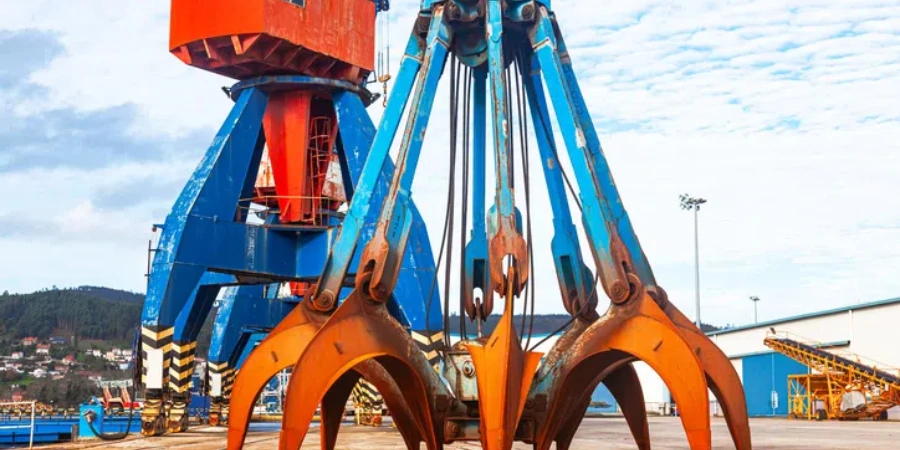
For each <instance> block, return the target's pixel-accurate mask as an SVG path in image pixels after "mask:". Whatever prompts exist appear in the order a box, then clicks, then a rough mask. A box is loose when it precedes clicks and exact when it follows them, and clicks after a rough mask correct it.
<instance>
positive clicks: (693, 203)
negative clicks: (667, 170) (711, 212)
mask: <svg viewBox="0 0 900 450" xmlns="http://www.w3.org/2000/svg"><path fill="white" fill-rule="evenodd" d="M679 200H681V209H684V210H688V211H690V210H693V211H694V290H695V292H696V303H697V304H696V309H697V328H700V330H701V331H703V327H702V326H701V323H702V322H700V228H699V225H698V213H699V212H700V205H702V204H704V203H706V199H705V198H698V197H691V196H690V195H688V194H681V196H680V197H679Z"/></svg>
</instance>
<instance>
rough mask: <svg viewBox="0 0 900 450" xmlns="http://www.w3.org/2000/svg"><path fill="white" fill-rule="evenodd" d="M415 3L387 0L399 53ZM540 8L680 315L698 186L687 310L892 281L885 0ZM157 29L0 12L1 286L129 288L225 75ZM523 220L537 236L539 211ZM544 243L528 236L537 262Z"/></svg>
mask: <svg viewBox="0 0 900 450" xmlns="http://www.w3.org/2000/svg"><path fill="white" fill-rule="evenodd" d="M416 4H417V2H415V1H410V0H406V1H399V0H398V1H395V2H392V6H393V8H394V11H393V12H392V23H393V25H392V27H391V32H392V33H391V35H392V41H393V43H394V47H395V48H399V47H400V44H401V43H403V42H405V40H406V33H407V32H408V30H409V29H410V27H411V25H412V19H413V16H414V10H415V5H416ZM553 4H554V7H555V9H556V10H557V14H558V17H559V20H560V23H561V26H562V29H563V32H564V34H565V36H566V38H567V42H568V44H569V46H570V48H571V53H572V56H573V59H574V64H575V68H576V70H577V71H578V75H579V77H580V80H581V84H582V88H583V90H584V91H585V95H586V96H587V101H588V105H589V107H590V108H591V112H592V115H593V117H594V120H595V122H596V124H597V126H598V128H599V131H600V133H601V139H602V140H603V143H604V149H605V151H606V155H607V157H608V158H609V160H610V164H611V166H612V169H613V173H614V175H615V177H616V182H617V184H618V186H619V188H620V190H621V193H622V196H623V198H624V201H625V204H626V206H627V208H628V211H629V212H630V214H631V216H632V220H633V222H634V224H635V227H636V229H637V232H638V235H639V236H640V238H641V242H642V244H643V246H644V249H645V252H646V253H647V255H648V257H649V258H650V261H651V263H652V264H653V265H654V268H655V271H656V274H657V277H658V278H659V281H660V283H661V284H662V285H663V286H664V287H666V288H667V289H668V291H669V293H670V297H671V298H672V299H673V301H675V302H676V304H678V305H679V306H680V307H681V308H682V310H684V311H685V312H686V313H687V314H689V315H693V306H692V305H693V278H692V277H693V275H692V270H693V253H692V251H693V242H692V232H693V230H692V222H691V216H690V214H688V213H686V212H684V211H681V210H680V209H679V208H678V203H677V202H678V194H681V193H682V192H689V193H691V194H694V195H699V196H704V197H706V198H708V199H709V201H710V202H709V204H708V205H707V206H705V207H704V209H703V210H702V211H701V225H700V226H701V253H702V256H701V257H702V267H703V273H702V283H703V290H702V297H703V305H704V314H703V316H704V319H705V320H708V321H712V322H715V323H720V324H722V323H735V324H741V323H746V322H747V321H749V320H752V304H751V303H750V301H749V300H747V298H748V296H750V295H758V296H760V297H761V298H762V302H761V303H760V305H759V306H760V318H761V319H769V318H776V317H781V316H784V315H788V314H795V313H800V312H804V311H811V310H818V309H824V308H828V307H834V306H839V305H846V304H852V303H856V302H858V301H868V300H877V299H882V298H888V297H895V296H900V277H898V276H897V269H898V267H900V195H898V194H900V176H898V174H900V156H898V155H900V107H898V105H900V5H898V4H897V3H896V2H885V1H874V0H873V1H869V0H857V1H829V2H816V1H775V0H772V1H767V0H765V1H754V2H745V1H734V2H729V3H728V6H727V7H724V6H721V5H720V4H719V3H717V2H695V1H684V2H678V4H677V5H673V4H671V3H670V2H656V1H630V2H612V1H609V2H606V1H595V0H590V1H588V0H554V2H553ZM86 5H88V6H86ZM167 27H168V2H163V1H153V2H147V1H137V0H128V1H120V0H117V1H112V0H106V1H103V0H95V1H92V2H89V3H87V4H86V3H83V2H70V1H61V0H58V1H31V2H13V3H11V4H10V5H7V6H5V8H4V14H2V15H0V58H2V61H3V63H2V64H0V104H2V105H3V107H2V108H0V124H3V126H2V127H0V195H2V196H3V198H4V199H6V202H5V208H4V209H3V210H0V250H2V251H3V253H4V255H5V256H4V258H2V261H0V290H9V291H12V292H23V291H30V290H34V289H39V288H42V287H46V286H50V285H54V284H55V285H58V286H70V285H79V284H100V285H107V286H112V287H120V288H127V289H133V290H143V288H144V279H143V276H142V275H143V271H144V266H145V264H146V259H145V258H146V256H145V252H144V249H145V247H146V242H147V239H148V238H149V237H150V224H152V223H154V222H159V221H161V220H162V219H163V218H164V216H165V214H166V213H167V211H168V209H169V207H170V206H171V204H172V202H173V201H174V198H175V196H176V195H177V193H178V191H179V189H180V187H181V186H182V185H183V183H184V182H185V180H186V179H187V177H188V175H189V174H190V171H191V170H192V169H193V167H194V165H196V163H197V161H199V159H200V157H201V155H202V153H203V151H204V150H205V147H206V145H207V144H208V142H209V140H210V139H211V138H212V136H213V134H214V132H215V129H216V128H217V127H218V125H219V123H220V121H221V120H222V119H223V118H224V117H225V115H226V114H227V112H228V108H229V101H228V100H227V99H226V98H225V96H224V95H222V93H221V91H220V90H219V87H220V86H223V85H227V84H230V82H229V81H228V80H226V79H224V78H221V77H218V76H216V75H211V74H207V73H204V72H201V71H199V70H196V69H192V68H189V67H186V66H184V65H183V64H182V63H181V62H180V61H178V60H177V59H176V58H174V57H173V56H171V55H169V54H168V53H167V38H168V30H167ZM398 56H399V55H398V54H397V52H396V51H395V52H394V55H393V57H394V59H395V60H396V58H397V57H398ZM393 66H394V67H397V65H396V64H394V65H393ZM445 93H446V88H444V93H443V94H440V93H439V101H438V102H437V104H436V106H435V114H434V118H433V119H432V123H433V124H438V125H435V126H434V127H432V130H431V131H430V132H429V135H428V138H427V142H428V144H427V145H428V147H426V150H425V151H426V153H425V154H424V155H423V163H422V164H420V167H424V168H428V171H429V176H427V177H425V176H420V177H418V178H417V180H416V185H415V187H414V197H415V198H416V199H417V201H418V203H419V204H420V206H421V207H422V209H423V214H425V216H426V218H427V220H428V223H429V225H430V226H431V228H432V229H433V230H435V231H434V234H436V233H437V232H438V231H437V230H440V224H441V222H442V219H443V217H442V210H443V202H444V195H445V189H446V175H442V174H444V173H445V171H446V165H447V163H446V149H445V144H443V143H444V142H446V139H445V134H444V133H445V132H446V131H445V128H446V127H444V126H443V125H442V124H445V123H446V120H447V115H446V110H447V102H446V100H445V98H446V95H445ZM370 112H371V113H372V115H373V117H375V118H376V119H377V118H378V117H379V115H380V113H381V112H380V108H378V107H373V108H372V109H371V111H370ZM442 177H443V178H442ZM536 192H538V194H536V195H535V202H536V205H535V208H537V209H538V210H547V209H548V208H549V207H548V205H547V200H546V198H545V197H546V196H545V195H543V194H542V193H540V191H536ZM541 208H542V209H541ZM536 227H537V234H538V235H543V236H549V234H548V233H549V223H543V222H542V221H536ZM432 240H433V241H435V242H434V244H437V242H438V241H439V240H438V239H436V238H434V237H433V239H432ZM548 241H549V237H548V238H546V239H539V240H537V241H536V243H535V245H536V252H537V253H538V255H542V254H546V252H547V251H549V250H548V249H549V242H548ZM537 261H538V262H537V265H538V267H537V270H536V272H537V273H538V275H539V276H540V278H538V279H537V280H538V294H539V295H538V298H539V303H538V309H539V310H541V311H561V310H562V308H561V306H560V305H559V302H558V291H557V288H556V284H555V279H553V278H552V276H547V275H546V274H549V273H551V271H552V266H550V265H548V264H547V258H541V257H540V256H538V258H537ZM454 278H455V277H454Z"/></svg>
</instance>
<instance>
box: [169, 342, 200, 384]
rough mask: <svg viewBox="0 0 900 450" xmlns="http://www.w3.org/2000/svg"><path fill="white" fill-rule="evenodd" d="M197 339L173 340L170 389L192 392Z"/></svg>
mask: <svg viewBox="0 0 900 450" xmlns="http://www.w3.org/2000/svg"><path fill="white" fill-rule="evenodd" d="M196 351H197V341H191V342H173V343H172V351H171V355H172V357H171V360H172V361H171V365H170V366H169V389H170V390H171V391H172V392H174V393H176V394H183V393H185V392H190V390H191V379H192V378H193V375H194V353H195V352H196Z"/></svg>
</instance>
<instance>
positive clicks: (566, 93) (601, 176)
mask: <svg viewBox="0 0 900 450" xmlns="http://www.w3.org/2000/svg"><path fill="white" fill-rule="evenodd" d="M538 20H539V22H538V24H537V25H536V27H535V29H534V30H533V33H532V34H531V36H530V37H531V42H532V46H533V49H534V53H535V55H536V56H537V59H538V61H539V63H540V67H541V70H542V71H543V73H544V77H545V79H546V81H547V89H548V90H549V94H550V98H551V100H552V101H553V109H554V111H555V112H556V115H557V119H558V121H559V127H560V130H561V132H562V135H563V138H564V140H565V142H566V147H567V148H568V152H569V158H570V159H571V160H572V165H573V168H574V172H575V178H576V180H577V181H578V187H579V188H580V190H581V192H580V197H581V204H582V208H583V211H582V222H583V224H584V228H585V231H586V233H587V236H588V242H589V243H590V245H591V250H592V251H593V254H594V259H595V261H596V263H597V267H598V269H599V270H600V271H601V272H600V273H601V277H602V279H603V284H604V286H606V287H607V288H608V287H609V286H611V285H612V283H613V282H615V281H625V280H622V278H623V275H624V274H623V273H622V271H623V268H622V265H621V264H620V261H617V260H616V258H615V256H614V255H613V254H612V252H613V249H612V246H611V245H612V243H613V238H612V236H613V235H618V236H620V237H621V236H622V233H623V232H625V231H626V230H623V229H622V226H623V225H627V226H628V230H627V231H628V232H630V233H631V235H634V231H633V230H631V227H630V222H629V221H628V215H627V213H626V212H625V209H624V208H623V207H622V203H621V198H620V197H619V193H618V190H617V189H616V187H615V184H614V183H613V181H612V177H611V175H610V173H609V167H608V165H607V164H606V160H605V158H604V156H603V153H602V151H601V150H600V147H599V141H597V140H596V139H594V140H587V139H586V137H585V131H584V130H585V128H586V127H590V128H591V129H592V128H593V125H588V124H589V123H590V120H589V117H588V118H587V119H588V120H587V122H588V124H585V123H584V121H583V119H584V117H583V116H581V115H580V110H579V109H578V107H577V106H576V104H575V103H574V102H573V100H572V94H571V89H569V88H568V85H569V82H568V79H567V78H566V76H565V71H564V68H563V65H562V62H561V61H560V55H559V53H558V52H557V47H556V38H555V35H554V29H553V23H552V22H551V19H550V17H549V15H548V13H547V12H546V11H545V10H542V11H541V13H539V15H538ZM573 77H574V75H573ZM582 106H583V103H582ZM584 114H587V111H584ZM594 136H595V138H596V134H594ZM592 145H596V147H591V146H592ZM598 165H599V167H598ZM636 239H637V238H636V237H635V238H634V240H632V241H628V242H626V241H625V240H624V239H623V242H624V243H625V244H626V250H627V251H628V253H629V255H630V256H631V257H632V258H637V259H636V260H637V261H640V258H642V257H643V256H642V255H643V251H642V250H641V248H640V246H629V244H633V245H637V240H636ZM646 268H647V269H648V270H649V266H647V267H646ZM638 274H639V276H643V275H644V274H643V273H642V272H639V273H638ZM641 280H642V281H644V282H645V283H646V284H647V286H648V287H649V286H652V285H653V283H652V280H653V279H652V278H649V279H648V278H643V277H642V278H641Z"/></svg>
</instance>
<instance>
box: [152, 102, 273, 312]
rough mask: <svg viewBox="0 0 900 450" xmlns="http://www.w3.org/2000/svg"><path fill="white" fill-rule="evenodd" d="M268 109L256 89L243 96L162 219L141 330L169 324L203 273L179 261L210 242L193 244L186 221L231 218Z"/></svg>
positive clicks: (203, 270)
mask: <svg viewBox="0 0 900 450" xmlns="http://www.w3.org/2000/svg"><path fill="white" fill-rule="evenodd" d="M266 104H267V99H266V96H265V94H263V93H262V92H260V91H258V90H256V89H248V90H245V91H243V92H242V93H241V95H240V97H239V98H238V101H237V102H236V103H235V105H234V108H233V109H232V111H231V113H230V114H229V116H228V118H227V119H226V121H225V124H224V125H223V126H222V128H221V129H220V130H219V133H218V134H217V135H216V138H215V139H214V140H213V143H212V145H211V146H210V147H209V150H208V151H207V152H206V155H205V156H204V158H203V160H202V161H201V162H200V165H199V166H198V167H197V169H196V170H195V171H194V174H193V175H192V176H191V179H190V180H189V181H188V183H187V185H186V186H185V188H184V190H183V191H182V193H181V195H180V196H179V197H178V200H177V201H176V202H175V206H174V207H173V208H172V212H171V213H170V214H169V216H168V217H167V218H166V223H165V227H164V228H163V231H162V233H161V235H160V240H159V245H158V250H157V252H156V255H155V257H154V259H153V267H152V270H151V272H150V283H149V286H148V289H147V298H146V300H145V302H144V311H143V315H142V317H141V321H142V323H143V324H144V325H145V326H154V325H163V326H166V325H170V324H173V323H174V321H175V319H176V317H177V315H178V313H179V312H180V311H181V310H182V309H183V307H184V304H185V302H187V300H188V298H189V297H190V295H191V292H192V291H193V289H194V287H195V286H197V282H198V281H199V280H200V277H201V276H203V273H204V272H206V267H204V266H198V265H194V264H190V263H185V262H182V261H179V259H180V257H182V256H186V255H187V254H193V250H194V249H193V248H192V247H193V246H194V245H197V242H198V241H200V242H208V241H212V239H209V236H211V235H205V236H203V238H202V239H199V240H198V239H192V238H191V235H192V232H196V230H193V229H191V227H190V225H191V222H190V221H189V220H188V218H189V217H190V218H201V217H202V218H203V219H205V220H209V221H212V222H215V221H218V219H219V218H220V217H221V218H222V219H223V220H231V219H233V218H234V216H235V210H236V205H237V204H238V200H239V198H240V194H241V191H242V189H243V187H244V179H245V178H246V177H247V176H248V173H247V171H248V167H250V166H251V165H252V164H251V163H252V161H250V158H251V155H252V153H253V152H252V151H248V150H247V149H252V148H254V147H255V146H256V144H257V140H258V138H259V134H260V131H261V128H262V116H263V113H264V112H265V108H266ZM257 165H258V162H257ZM254 175H255V174H254ZM195 237H196V236H195Z"/></svg>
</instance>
